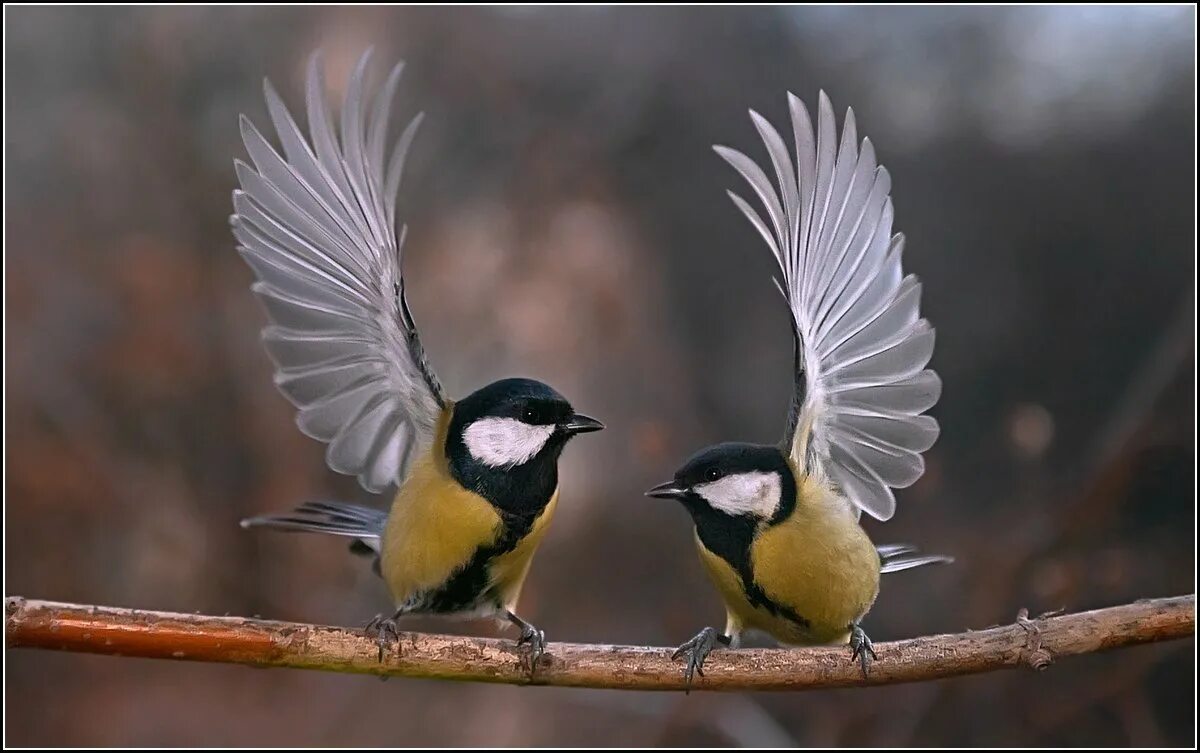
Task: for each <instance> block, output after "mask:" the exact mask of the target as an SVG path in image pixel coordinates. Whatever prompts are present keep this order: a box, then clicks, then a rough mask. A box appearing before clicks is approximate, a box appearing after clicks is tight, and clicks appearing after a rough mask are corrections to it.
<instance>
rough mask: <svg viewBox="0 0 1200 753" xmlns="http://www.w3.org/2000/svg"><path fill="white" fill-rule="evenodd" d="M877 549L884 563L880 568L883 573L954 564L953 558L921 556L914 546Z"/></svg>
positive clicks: (884, 545)
mask: <svg viewBox="0 0 1200 753" xmlns="http://www.w3.org/2000/svg"><path fill="white" fill-rule="evenodd" d="M875 549H876V551H878V552H879V559H880V561H881V563H882V565H881V567H880V568H879V572H881V573H898V572H900V571H901V570H911V569H913V568H914V567H923V566H924V565H942V564H945V565H949V564H951V563H953V562H954V558H953V557H947V556H945V555H941V554H919V553H918V550H917V548H916V547H915V546H913V545H912V544H883V545H881V546H877V547H875Z"/></svg>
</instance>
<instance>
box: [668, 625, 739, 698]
mask: <svg viewBox="0 0 1200 753" xmlns="http://www.w3.org/2000/svg"><path fill="white" fill-rule="evenodd" d="M732 642H733V638H732V637H731V636H728V635H725V634H723V633H718V632H717V630H716V628H711V627H706V628H704V629H703V630H701V631H700V632H699V633H697V634H696V637H694V638H692V639H691V640H690V641H688V642H687V643H685V644H683V645H682V646H680V647H679V648H677V649H675V653H673V654H671V658H672V659H678V658H679V657H681V656H686V657H687V667H686V668H685V669H684V670H683V679H684V693H685V694H686V693H689V692H691V689H692V677H693V675H700V676H701V677H704V660H705V659H707V658H708V655H709V654H710V653H712V650H713V649H714V648H716V647H717V644H718V643H720V644H721V645H722V646H728V645H730V643H732Z"/></svg>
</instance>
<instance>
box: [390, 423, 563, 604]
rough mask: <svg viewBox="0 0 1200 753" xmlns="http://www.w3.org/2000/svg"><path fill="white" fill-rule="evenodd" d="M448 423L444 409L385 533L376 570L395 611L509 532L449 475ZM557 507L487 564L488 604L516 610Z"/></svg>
mask: <svg viewBox="0 0 1200 753" xmlns="http://www.w3.org/2000/svg"><path fill="white" fill-rule="evenodd" d="M449 415H450V409H447V411H446V413H445V415H444V416H443V418H442V420H441V421H440V422H439V426H438V431H437V435H436V438H435V440H434V443H433V445H432V447H431V448H430V449H429V450H427V451H425V452H423V453H422V454H421V456H420V457H418V458H417V459H416V460H414V462H413V464H412V467H411V468H410V469H409V473H408V476H407V477H406V478H405V480H404V483H403V484H402V485H401V487H400V489H399V491H398V492H397V493H396V498H395V500H394V501H393V502H392V511H391V514H390V515H389V516H388V521H387V527H386V528H385V530H384V534H383V542H382V547H381V549H382V552H381V555H380V563H379V565H380V568H379V569H380V573H381V574H382V575H383V578H384V581H385V582H386V583H387V585H388V588H389V590H390V591H391V594H392V598H393V599H394V601H395V603H396V604H397V605H401V604H404V603H405V602H407V601H408V600H409V599H410V598H412V597H414V596H416V595H418V594H422V593H427V592H430V591H435V590H437V589H439V588H440V587H441V586H443V585H444V584H445V583H446V581H447V580H448V579H449V578H450V577H451V576H452V575H454V574H455V573H456V572H457V571H459V570H460V569H462V568H463V567H464V566H466V565H467V564H468V563H469V562H470V561H471V559H472V558H473V557H474V555H475V553H476V551H477V550H478V549H479V548H480V547H486V546H490V545H492V544H495V543H496V542H497V541H498V539H499V538H500V536H501V534H502V533H503V530H504V527H503V520H502V519H501V517H500V514H499V513H498V512H497V511H496V508H495V507H494V506H493V505H492V504H491V503H490V502H488V501H487V500H486V499H484V498H483V497H481V496H479V495H478V494H475V493H474V492H471V491H469V490H467V489H464V488H463V487H462V486H461V485H459V483H458V482H457V481H456V480H455V479H454V477H453V476H452V475H451V474H450V468H449V463H448V462H447V460H446V457H445V454H444V453H443V451H442V448H443V447H444V446H445V435H446V427H447V425H448V423H449ZM557 504H558V491H557V490H556V491H555V492H554V495H553V496H552V497H551V498H550V502H549V503H548V504H547V505H546V508H545V509H544V510H543V511H542V513H541V515H539V516H538V517H537V519H536V520H534V522H533V525H532V526H531V527H530V530H529V533H527V534H526V535H525V536H524V537H523V538H522V539H521V540H520V541H519V542H517V544H516V546H515V547H513V548H512V549H511V550H509V551H508V552H505V553H503V554H500V555H497V556H496V557H494V558H492V560H491V561H490V562H489V563H488V578H489V580H488V583H487V585H486V587H485V589H484V590H485V592H486V593H487V594H488V595H489V600H491V601H494V602H496V603H499V604H500V605H503V606H506V607H508V608H510V609H511V608H514V607H515V605H516V601H517V597H518V596H519V595H520V592H521V585H522V584H523V583H524V581H525V576H526V574H527V573H528V572H529V566H530V564H531V563H532V561H533V555H534V552H535V551H536V550H537V547H538V544H540V543H541V540H542V538H543V537H544V536H545V534H546V528H547V527H548V525H549V522H550V519H551V518H552V517H553V515H554V509H555V507H556V506H557Z"/></svg>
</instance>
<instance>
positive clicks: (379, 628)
mask: <svg viewBox="0 0 1200 753" xmlns="http://www.w3.org/2000/svg"><path fill="white" fill-rule="evenodd" d="M363 632H364V633H366V634H367V636H368V637H370V636H372V635H374V637H375V644H376V645H377V646H379V661H380V663H382V662H383V654H384V652H385V651H387V649H388V647H389V646H392V645H395V646H396V647H397V649H398V648H399V647H400V628H399V626H397V625H396V618H395V616H392V617H388V618H386V619H385V618H384V616H383V615H382V614H377V615H375V617H373V618H372V619H371V621H370V622H368V623H367V624H366V625H365V626H363Z"/></svg>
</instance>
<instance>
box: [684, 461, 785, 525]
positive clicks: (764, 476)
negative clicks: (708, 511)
mask: <svg viewBox="0 0 1200 753" xmlns="http://www.w3.org/2000/svg"><path fill="white" fill-rule="evenodd" d="M694 489H695V492H696V493H697V494H699V495H700V496H701V497H703V498H704V499H705V501H707V502H708V504H710V505H712V506H713V508H715V509H717V510H721V511H722V512H726V513H729V514H730V515H757V516H760V517H763V518H769V517H771V516H772V515H774V514H775V511H776V510H777V509H779V501H780V499H781V498H782V496H783V482H782V481H781V480H780V478H779V474H778V473H776V472H775V471H751V472H747V473H734V474H731V475H729V476H726V477H724V478H721V479H717V480H716V481H710V482H708V483H705V484H697V485H696V486H695V487H694Z"/></svg>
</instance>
